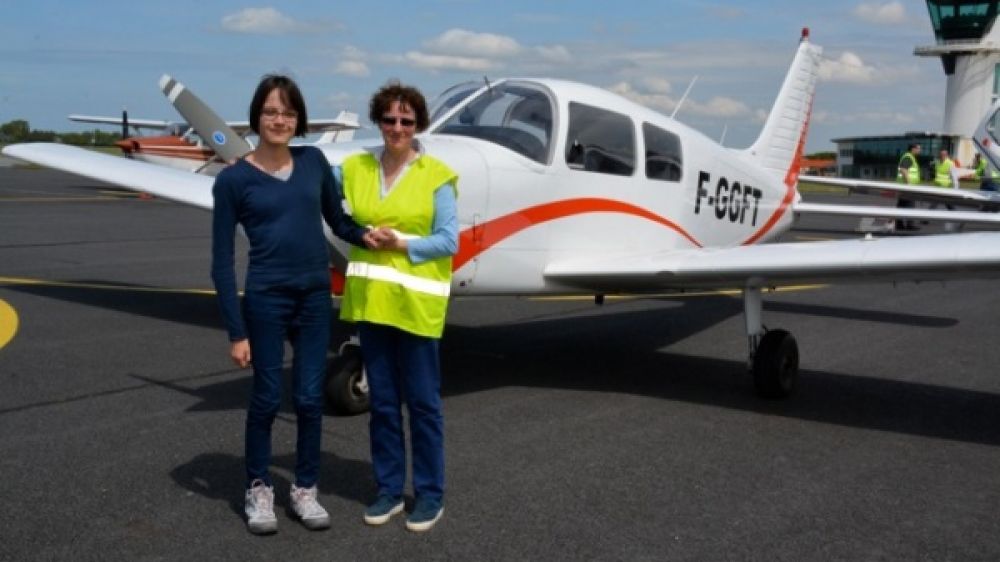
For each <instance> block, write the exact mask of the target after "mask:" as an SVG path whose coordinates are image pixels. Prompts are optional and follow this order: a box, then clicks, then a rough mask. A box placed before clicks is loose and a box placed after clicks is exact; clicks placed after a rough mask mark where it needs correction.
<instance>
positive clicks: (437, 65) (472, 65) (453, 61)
mask: <svg viewBox="0 0 1000 562" xmlns="http://www.w3.org/2000/svg"><path fill="white" fill-rule="evenodd" d="M404 59H405V60H406V61H407V62H409V63H410V64H412V65H413V66H415V67H417V68H425V69H429V70H462V71H476V72H481V71H484V70H492V69H494V68H496V67H497V66H498V65H497V63H495V62H493V61H491V60H489V59H485V58H482V57H457V56H451V55H429V54H427V53H421V52H419V51H410V52H408V53H406V55H404Z"/></svg>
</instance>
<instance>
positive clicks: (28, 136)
mask: <svg viewBox="0 0 1000 562" xmlns="http://www.w3.org/2000/svg"><path fill="white" fill-rule="evenodd" d="M121 138H122V136H121V133H109V132H105V131H97V130H94V131H83V132H74V133H57V132H55V131H45V130H39V129H32V128H31V125H30V124H29V123H28V122H27V121H25V120H24V119H14V120H13V121H8V122H6V123H4V124H2V125H0V143H5V144H6V143H15V142H60V143H63V144H75V145H80V146H112V145H114V144H115V142H116V141H119V140H121Z"/></svg>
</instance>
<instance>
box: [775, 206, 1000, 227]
mask: <svg viewBox="0 0 1000 562" xmlns="http://www.w3.org/2000/svg"><path fill="white" fill-rule="evenodd" d="M792 210H793V211H794V212H795V213H798V214H806V215H827V216H835V217H856V218H882V219H906V220H924V221H935V222H956V223H958V222H960V223H969V224H994V225H998V226H1000V214H998V213H982V212H979V211H941V210H934V209H915V208H898V207H876V206H871V205H868V206H861V205H828V204H826V203H803V202H799V203H796V204H795V205H794V206H793V207H792Z"/></svg>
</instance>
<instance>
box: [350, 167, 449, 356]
mask: <svg viewBox="0 0 1000 562" xmlns="http://www.w3.org/2000/svg"><path fill="white" fill-rule="evenodd" d="M379 168H380V164H379V162H378V160H377V159H375V158H374V157H373V156H372V155H371V154H369V153H362V154H359V155H355V156H350V157H348V158H346V159H345V160H344V163H343V165H342V168H341V169H342V170H343V173H344V175H343V178H344V181H343V185H344V198H345V199H346V200H347V202H348V204H349V205H350V208H351V210H352V211H353V217H354V220H355V221H356V222H357V223H359V224H366V225H371V226H372V227H376V228H381V227H388V228H391V229H393V231H394V232H395V233H396V235H397V236H398V237H399V238H402V239H413V238H421V237H425V236H428V235H430V234H431V228H432V225H433V220H434V192H435V191H436V190H437V189H455V184H456V182H457V179H458V178H457V176H456V174H455V172H454V171H453V170H452V169H451V168H449V167H448V166H447V165H445V164H444V163H443V162H441V161H439V160H436V159H434V158H433V157H431V156H428V155H426V154H425V155H422V156H420V157H418V158H417V159H416V160H414V161H413V162H412V163H411V164H410V167H409V168H408V169H407V170H406V171H405V172H404V173H403V175H401V176H400V177H399V179H398V180H397V181H396V184H395V185H394V186H393V187H392V190H391V191H390V192H389V193H388V194H387V195H386V196H385V197H382V196H381V194H380V189H379V183H380V180H379V172H380V169H379ZM442 186H444V187H442ZM456 191H457V190H456ZM451 265H452V260H451V256H443V257H439V258H434V259H430V260H427V261H424V262H420V263H414V262H412V261H410V257H409V254H408V253H406V252H395V251H387V250H369V249H367V248H362V247H358V246H354V247H352V248H351V251H350V255H349V256H348V268H347V272H346V284H345V287H344V297H343V299H342V300H341V303H340V318H341V319H343V320H347V321H349V322H371V323H374V324H382V325H387V326H393V327H395V328H398V329H400V330H403V331H405V332H409V333H411V334H415V335H418V336H423V337H429V338H439V337H441V334H442V332H443V331H444V323H445V317H446V315H447V311H448V297H449V296H450V294H451Z"/></svg>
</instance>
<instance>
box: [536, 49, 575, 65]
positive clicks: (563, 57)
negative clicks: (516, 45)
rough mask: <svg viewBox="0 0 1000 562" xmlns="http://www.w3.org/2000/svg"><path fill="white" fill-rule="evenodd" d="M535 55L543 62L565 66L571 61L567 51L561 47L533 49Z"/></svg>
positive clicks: (571, 58)
mask: <svg viewBox="0 0 1000 562" xmlns="http://www.w3.org/2000/svg"><path fill="white" fill-rule="evenodd" d="M535 53H537V54H538V56H539V57H541V58H542V59H544V60H545V61H547V62H551V63H556V64H565V63H568V62H571V61H572V60H573V55H571V54H570V52H569V49H567V48H566V47H564V46H562V45H551V46H548V47H545V46H542V47H535Z"/></svg>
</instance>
